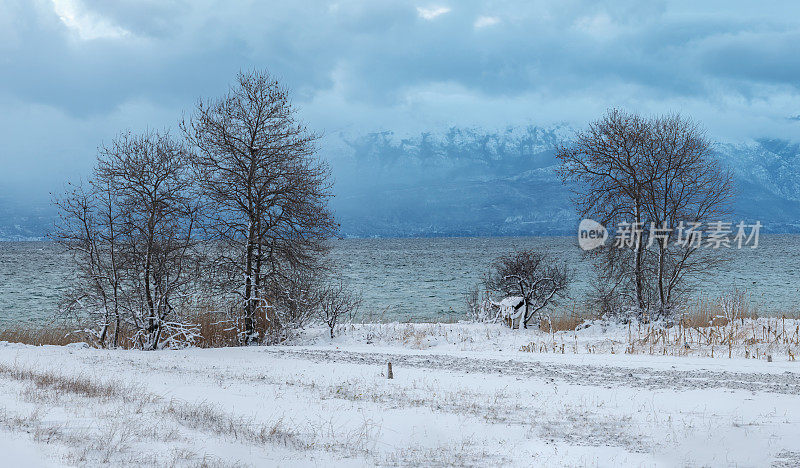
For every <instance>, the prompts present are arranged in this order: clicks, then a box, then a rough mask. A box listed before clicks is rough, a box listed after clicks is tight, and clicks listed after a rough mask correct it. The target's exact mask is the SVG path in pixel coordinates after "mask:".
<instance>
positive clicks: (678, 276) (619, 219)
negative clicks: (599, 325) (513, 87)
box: [556, 110, 733, 315]
mask: <svg viewBox="0 0 800 468" xmlns="http://www.w3.org/2000/svg"><path fill="white" fill-rule="evenodd" d="M556 156H557V157H558V158H559V159H560V160H561V162H562V165H561V168H560V174H561V176H562V178H563V179H564V180H565V181H576V182H578V189H577V191H576V198H575V202H576V205H577V208H578V213H579V215H580V216H581V217H584V218H593V219H595V220H597V221H599V222H600V223H602V224H604V225H606V226H610V227H613V226H618V225H620V223H628V226H629V227H630V233H629V234H630V236H631V237H630V239H629V242H627V243H626V245H625V246H624V247H625V248H624V249H617V248H616V247H614V246H606V247H604V248H600V249H597V250H595V251H594V252H593V253H592V255H593V256H594V258H595V260H596V262H597V264H598V265H599V267H600V269H601V270H602V271H603V272H604V273H605V275H604V276H605V279H606V280H607V281H608V283H609V284H607V285H604V286H603V288H604V291H605V292H604V293H603V294H605V295H607V294H618V295H620V296H622V297H625V296H628V295H630V296H632V301H631V302H632V304H634V305H635V308H636V309H637V310H638V312H639V314H640V315H644V314H648V313H649V311H650V310H651V309H655V311H656V312H657V313H658V314H659V315H669V314H670V310H671V309H672V308H673V307H674V305H675V302H676V301H677V300H678V298H679V296H680V295H681V293H682V291H684V289H685V286H686V281H685V280H686V279H687V277H688V276H691V275H692V274H694V273H697V272H699V271H703V270H704V269H707V268H708V267H709V266H710V265H712V264H713V263H715V262H716V261H718V260H719V257H718V256H714V255H709V254H705V253H701V252H698V249H697V243H693V242H683V243H676V242H675V241H676V240H677V239H676V238H675V236H676V235H680V234H681V232H682V231H683V230H684V229H685V228H686V227H688V226H691V225H695V224H696V223H697V224H702V223H707V222H709V221H712V220H720V219H721V217H722V216H724V215H726V214H728V212H729V211H728V202H729V201H730V198H731V197H732V193H733V188H732V178H731V175H730V174H729V173H728V172H726V171H724V170H722V169H721V168H720V167H719V165H718V163H717V162H716V161H715V160H714V159H713V157H712V154H711V147H710V143H709V141H708V140H707V139H706V138H705V136H704V134H703V132H702V131H701V130H700V129H699V128H698V126H697V125H696V124H694V123H693V122H691V121H690V120H687V119H684V118H682V117H680V116H666V117H656V118H644V117H641V116H639V115H636V114H627V113H624V112H621V111H618V110H611V111H610V112H609V113H608V114H607V115H606V116H605V117H604V118H602V119H600V120H598V121H596V122H594V123H592V124H590V126H589V128H588V129H587V130H586V131H584V132H581V133H579V134H578V135H577V137H576V139H575V141H574V142H572V143H571V144H569V145H565V146H562V147H560V148H558V150H557V152H556ZM651 233H654V234H653V236H652V237H651ZM606 299H607V298H606ZM606 303H608V301H606Z"/></svg>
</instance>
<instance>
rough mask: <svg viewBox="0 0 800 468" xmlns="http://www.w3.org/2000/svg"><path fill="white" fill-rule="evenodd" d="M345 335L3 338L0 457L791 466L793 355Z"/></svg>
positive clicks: (516, 337)
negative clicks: (122, 345) (217, 343)
mask: <svg viewBox="0 0 800 468" xmlns="http://www.w3.org/2000/svg"><path fill="white" fill-rule="evenodd" d="M341 332H342V333H341V334H340V336H338V337H337V338H336V339H334V340H330V339H328V338H326V337H325V333H326V330H322V329H314V330H309V331H306V332H305V333H303V334H302V335H300V336H298V337H296V338H295V339H293V340H292V341H291V342H290V343H289V344H288V345H285V346H275V347H250V348H226V349H186V350H179V351H157V352H140V351H120V350H116V351H108V350H96V349H87V348H81V347H79V346H67V347H51V346H46V347H31V346H25V345H18V344H5V343H0V453H2V454H3V458H2V464H7V465H24V466H62V465H98V464H110V465H114V466H124V465H135V466H139V465H147V466H152V465H175V466H242V465H243V466H365V465H366V466H373V465H382V466H398V465H399V466H404V465H426V466H431V465H433V466H450V465H456V466H464V465H467V466H469V465H472V466H495V465H515V466H800V363H797V362H793V361H791V360H788V359H778V358H776V359H774V360H773V361H772V362H768V361H767V360H766V359H752V358H751V359H744V358H742V357H736V356H734V357H733V358H732V359H728V358H727V355H726V356H725V357H724V358H720V357H716V358H713V359H712V358H710V357H699V356H693V355H691V354H689V355H688V356H683V355H682V356H670V355H667V356H665V355H662V354H658V353H654V354H649V353H640V354H624V353H622V350H621V349H620V347H619V346H617V348H616V349H615V350H614V354H611V348H612V347H614V345H613V343H614V342H616V341H622V340H621V339H619V340H618V338H619V337H618V336H617V335H620V334H623V333H624V330H622V329H619V330H610V331H609V330H606V331H605V332H603V331H602V327H595V330H591V331H590V330H586V331H583V332H582V333H578V334H573V335H574V336H573V335H569V332H564V333H563V335H564V337H563V340H562V341H564V342H566V343H567V344H566V345H565V350H564V353H563V354H562V352H561V348H560V346H559V345H558V340H557V337H556V345H555V346H554V347H553V348H552V349H550V351H549V352H546V353H545V352H543V348H542V347H541V346H542V345H543V344H544V343H545V342H546V337H547V336H548V334H544V333H541V332H534V331H511V330H508V329H506V328H504V327H503V326H500V325H480V324H383V325H358V326H350V327H347V328H343V329H342V330H341ZM615 333H616V334H615ZM549 336H550V339H553V336H552V335H549ZM570 336H572V338H573V339H575V340H577V341H578V344H577V345H574V349H573V351H574V350H577V352H570V348H569V341H567V338H568V337H570ZM531 342H533V343H541V344H535V345H534V346H530V343H531ZM603 343H605V345H603ZM609 343H612V344H611V345H609ZM548 346H549V345H548ZM623 347H624V346H623ZM598 348H599V349H601V352H589V351H592V350H594V351H596V350H597V349H598ZM534 350H535V351H536V352H528V351H534ZM553 351H555V352H553ZM656 351H657V350H656ZM387 362H392V367H393V372H394V379H392V380H388V379H387V378H386V375H385V374H386V367H387Z"/></svg>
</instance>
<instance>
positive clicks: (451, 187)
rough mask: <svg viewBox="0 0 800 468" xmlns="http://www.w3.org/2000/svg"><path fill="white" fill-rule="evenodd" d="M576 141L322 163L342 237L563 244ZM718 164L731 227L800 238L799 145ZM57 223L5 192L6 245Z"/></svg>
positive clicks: (504, 136)
mask: <svg viewBox="0 0 800 468" xmlns="http://www.w3.org/2000/svg"><path fill="white" fill-rule="evenodd" d="M572 135H574V131H573V130H572V129H571V128H569V127H567V126H554V127H548V128H542V127H536V126H527V127H509V128H506V129H502V130H499V131H497V130H494V131H488V130H484V129H477V128H450V129H447V130H445V131H442V132H427V133H421V134H417V135H410V136H399V135H397V134H395V133H393V132H375V133H369V134H362V135H356V136H348V135H344V134H335V135H329V136H327V137H326V138H325V139H324V140H323V142H322V145H321V155H322V156H323V157H325V158H326V159H328V160H329V161H330V162H331V166H332V173H333V177H334V179H335V180H334V181H335V185H334V192H335V195H336V196H335V197H334V199H333V200H332V202H331V206H332V208H333V209H334V212H335V213H336V217H337V219H338V221H339V223H340V225H341V235H342V236H344V237H430V236H512V235H559V234H571V233H573V232H574V231H575V229H576V227H577V222H578V219H577V216H576V214H575V210H574V207H573V205H572V203H571V201H570V198H571V187H570V186H569V185H564V184H563V183H562V182H561V180H560V178H559V177H558V175H557V174H556V168H557V165H558V162H557V160H556V159H555V157H554V150H555V147H556V145H557V144H558V143H559V142H563V141H568V140H569V139H570V138H571V137H572ZM714 154H715V157H716V158H718V159H719V160H720V161H721V163H722V164H723V165H724V166H726V167H728V168H730V169H731V170H732V172H733V174H734V181H735V187H736V198H735V200H734V206H733V208H734V216H733V218H732V220H733V221H738V220H746V221H748V222H753V221H755V220H759V221H761V223H762V224H764V231H765V232H773V233H779V232H799V231H800V144H798V143H793V142H790V141H785V140H776V139H756V140H752V141H749V142H746V143H736V144H733V143H715V144H714ZM34 200H39V201H34ZM56 215H57V213H56V211H55V209H54V208H53V207H52V206H51V205H50V204H49V203H48V202H47V201H43V200H42V198H41V197H40V198H39V199H36V198H34V197H21V196H16V197H14V196H9V195H7V194H6V195H4V194H3V193H2V192H0V239H3V240H22V239H36V238H42V237H43V236H46V235H47V233H48V232H49V231H50V229H51V227H52V226H53V220H54V219H55V216H56Z"/></svg>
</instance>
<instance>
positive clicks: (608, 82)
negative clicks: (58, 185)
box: [0, 0, 800, 187]
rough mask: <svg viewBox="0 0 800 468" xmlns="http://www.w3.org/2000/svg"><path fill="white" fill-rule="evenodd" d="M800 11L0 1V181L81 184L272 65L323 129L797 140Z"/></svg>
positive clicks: (667, 5) (352, 1)
mask: <svg viewBox="0 0 800 468" xmlns="http://www.w3.org/2000/svg"><path fill="white" fill-rule="evenodd" d="M798 39H800V4H797V3H796V2H788V1H787V2H780V4H779V5H776V4H772V7H771V8H770V9H767V8H766V7H763V6H762V7H759V6H757V5H755V3H753V2H747V1H739V2H736V1H733V2H711V3H709V2H689V1H685V2H641V1H628V0H622V1H614V2H611V1H605V2H595V1H577V0H571V1H533V2H528V1H522V0H518V1H494V2H479V1H473V2H465V1H458V2H455V1H444V0H442V1H439V0H433V1H428V0H424V1H423V0H420V1H417V2H405V1H386V2H374V1H370V0H345V1H338V2H321V1H316V2H314V1H312V2H244V1H242V2H218V1H211V0H199V1H189V0H174V1H156V0H146V1H133V0H121V1H117V2H107V1H103V0H33V1H28V0H4V2H2V3H0V111H1V112H0V141H2V143H0V164H2V166H3V167H4V168H6V169H5V170H4V171H3V172H2V173H0V187H2V186H3V185H6V186H7V185H13V184H16V185H20V186H25V185H26V184H28V185H36V186H40V185H41V186H48V185H47V184H50V186H52V185H53V183H54V182H55V181H58V180H61V179H64V178H66V177H69V178H74V177H75V176H77V175H80V174H82V173H85V172H86V170H87V168H88V167H89V165H90V164H91V163H92V161H93V159H94V148H95V147H96V146H97V145H98V144H99V143H101V142H102V141H103V140H108V139H109V138H111V137H113V135H114V134H115V133H116V132H117V131H119V130H121V129H124V128H133V129H137V128H143V127H146V126H151V127H163V126H169V125H174V123H175V121H176V120H177V118H178V117H179V116H180V113H181V112H182V111H183V110H186V109H189V108H190V107H191V105H192V104H193V102H195V100H196V99H197V98H198V97H200V96H213V95H217V94H221V93H222V92H224V90H225V88H226V86H227V84H228V83H229V82H230V81H231V79H232V77H233V76H234V74H235V73H236V71H238V70H239V69H242V68H245V69H247V68H254V67H257V68H268V69H270V70H271V71H272V72H273V73H275V74H276V75H278V76H279V77H281V78H282V79H283V80H284V81H285V82H286V83H287V84H288V85H289V86H291V87H292V88H293V89H294V91H295V101H296V102H297V104H298V105H299V106H300V107H301V108H302V112H303V114H304V116H305V117H306V118H307V120H309V122H310V123H311V124H312V126H314V127H315V128H319V129H320V130H323V131H326V132H328V133H331V132H338V131H340V130H344V131H347V132H350V133H366V132H370V131H375V130H380V129H389V130H395V131H399V132H402V131H403V130H404V129H408V131H410V132H417V131H420V130H421V129H424V128H434V127H439V128H444V127H447V126H450V125H462V126H471V125H482V126H490V127H491V126H493V127H496V128H499V127H504V126H506V125H525V124H529V123H534V124H545V125H546V124H549V123H552V122H566V123H569V124H572V125H575V126H581V125H583V124H585V123H586V122H587V121H588V120H590V119H592V118H595V117H597V115H598V114H599V113H601V112H602V111H603V110H604V109H605V108H607V107H610V106H621V107H626V108H631V109H632V110H638V111H643V112H668V111H669V112H672V111H680V112H683V113H686V114H689V115H692V116H693V117H695V118H696V119H697V120H699V121H700V122H702V123H703V124H705V125H706V126H707V127H708V128H709V130H710V133H711V135H712V136H715V137H718V138H720V139H726V138H727V139H731V138H733V139H735V138H755V137H760V136H764V135H766V136H773V137H783V138H788V139H800V125H798V124H797V121H796V120H793V119H791V118H790V117H791V116H796V115H797V114H798V111H800V78H798V77H800V59H799V58H798V55H797V54H796V53H795V50H794V49H795V47H796V44H797V42H798Z"/></svg>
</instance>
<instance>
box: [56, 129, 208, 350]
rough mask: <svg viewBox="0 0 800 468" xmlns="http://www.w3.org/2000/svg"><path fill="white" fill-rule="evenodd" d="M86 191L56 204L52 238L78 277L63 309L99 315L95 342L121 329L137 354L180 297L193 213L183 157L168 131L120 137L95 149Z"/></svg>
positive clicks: (187, 276) (192, 269) (157, 337)
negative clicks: (69, 256) (57, 224)
mask: <svg viewBox="0 0 800 468" xmlns="http://www.w3.org/2000/svg"><path fill="white" fill-rule="evenodd" d="M99 153H100V154H99V157H98V166H97V168H96V170H95V173H94V176H93V178H92V179H91V180H90V181H89V184H88V186H89V188H88V189H84V188H82V187H79V188H78V189H76V190H74V191H73V192H71V193H70V194H68V195H67V196H66V197H64V199H62V200H60V201H58V205H59V206H60V207H61V212H62V223H61V228H60V231H59V234H58V238H59V239H60V240H61V241H62V242H63V243H64V245H66V246H67V248H68V249H69V250H71V251H72V252H73V253H74V258H75V260H76V262H77V263H78V267H79V270H80V271H81V272H82V274H81V278H80V281H79V282H78V284H77V287H76V289H75V290H74V291H73V293H72V294H71V298H72V302H71V308H72V309H75V308H79V309H81V310H84V311H87V312H88V313H90V314H93V315H97V314H98V311H99V313H100V314H101V315H102V320H101V323H100V325H101V331H100V333H99V336H98V340H99V341H100V342H101V344H103V345H105V344H106V341H107V330H108V329H109V327H110V326H111V322H112V320H113V335H112V339H111V343H110V344H111V345H112V346H117V345H118V344H119V334H120V330H121V327H122V325H123V324H124V325H126V326H128V327H130V328H131V329H132V331H133V336H132V337H131V339H132V340H133V341H134V342H135V343H134V344H135V345H137V346H139V347H141V348H143V349H156V348H157V347H158V346H159V343H160V342H161V339H162V332H163V331H164V330H165V329H170V328H178V329H181V330H182V331H181V332H182V333H183V332H185V330H184V328H185V327H183V325H182V324H178V323H173V322H170V319H171V318H173V317H174V316H175V303H176V301H177V300H179V299H180V298H181V297H182V296H184V295H186V294H188V290H189V288H190V287H191V285H192V283H193V281H192V280H193V278H194V274H195V273H196V262H195V258H194V256H193V254H194V245H195V236H194V235H193V234H194V232H195V230H196V225H197V219H198V216H199V214H198V208H197V206H196V205H195V204H194V202H193V201H192V199H191V198H190V196H189V194H190V192H189V188H190V184H191V182H190V179H189V175H190V172H189V160H188V158H187V153H186V151H185V149H184V148H183V146H182V145H181V144H179V143H176V142H175V141H174V140H172V139H171V138H170V137H169V135H168V133H159V132H147V133H144V134H142V135H133V134H131V133H123V134H121V135H119V136H118V137H117V138H116V139H115V140H114V141H113V142H112V144H111V145H109V146H105V147H102V148H101V149H100V152H99Z"/></svg>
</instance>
